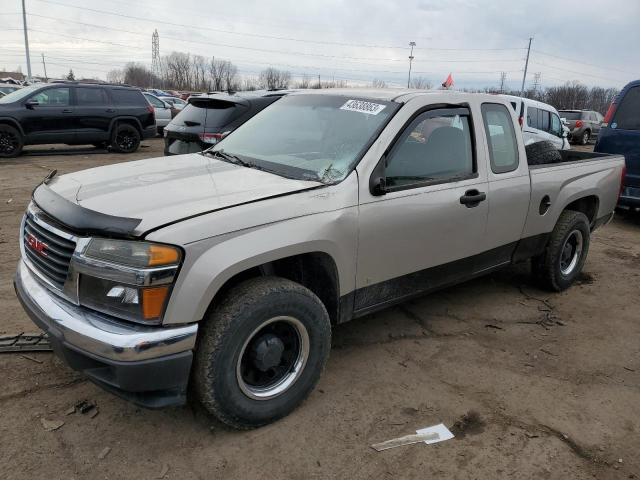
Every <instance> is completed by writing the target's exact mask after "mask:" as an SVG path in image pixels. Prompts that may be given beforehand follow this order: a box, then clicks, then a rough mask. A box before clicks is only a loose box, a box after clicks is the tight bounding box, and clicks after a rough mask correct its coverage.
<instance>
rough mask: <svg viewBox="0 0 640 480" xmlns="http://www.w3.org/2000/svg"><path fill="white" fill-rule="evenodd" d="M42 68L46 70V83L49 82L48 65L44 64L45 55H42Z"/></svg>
mask: <svg viewBox="0 0 640 480" xmlns="http://www.w3.org/2000/svg"><path fill="white" fill-rule="evenodd" d="M42 68H43V69H44V81H45V82H48V81H49V77H47V64H46V63H45V62H44V53H43V54H42Z"/></svg>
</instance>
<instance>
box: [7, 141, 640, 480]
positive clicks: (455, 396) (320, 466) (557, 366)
mask: <svg viewBox="0 0 640 480" xmlns="http://www.w3.org/2000/svg"><path fill="white" fill-rule="evenodd" d="M34 150H38V151H34ZM31 152H32V153H31V154H30V155H28V156H26V157H21V158H19V159H16V160H11V161H3V162H1V163H0V229H1V230H0V259H1V260H0V307H1V311H0V335H8V334H14V333H19V332H35V331H37V329H36V327H35V326H34V325H33V324H32V323H31V322H30V320H29V319H28V318H27V316H26V315H25V314H24V313H23V311H22V309H21V308H20V306H19V304H18V301H17V300H16V298H15V295H14V293H13V287H12V284H11V278H12V275H13V272H14V269H15V265H16V263H17V261H18V257H19V252H18V242H17V237H18V228H19V222H20V217H21V214H22V212H23V211H24V209H25V206H26V204H27V202H28V200H29V196H30V193H31V190H32V189H33V187H34V186H35V185H36V184H37V183H39V181H40V180H41V179H42V178H43V177H44V176H45V175H46V174H47V173H48V172H49V170H51V169H54V168H55V169H58V172H59V173H65V172H70V171H74V170H79V169H84V168H89V167H93V166H99V165H105V164H109V163H115V162H121V161H127V160H132V159H135V158H146V157H151V156H158V155H161V154H162V145H161V142H160V140H152V141H147V142H145V148H142V149H141V150H140V151H139V152H138V153H137V154H135V155H131V156H128V157H125V156H120V155H111V154H107V153H106V152H102V153H100V152H97V151H94V150H92V149H87V150H80V151H78V150H74V151H73V152H69V151H66V153H64V152H65V151H64V150H61V149H59V148H57V149H56V150H55V151H54V152H50V151H49V150H47V149H42V148H40V149H31ZM61 152H62V153H61ZM639 285H640V215H637V214H628V213H626V214H625V213H619V214H618V215H617V216H616V219H615V220H614V222H613V223H612V224H610V225H608V226H607V227H605V228H603V229H601V230H599V231H597V232H596V233H595V235H594V236H593V238H592V243H591V248H590V253H589V257H588V260H587V264H586V266H585V273H584V274H583V276H582V279H581V281H580V282H579V283H578V284H577V285H575V286H573V287H572V288H571V289H569V290H568V291H566V292H564V293H561V294H550V293H547V292H544V291H540V290H538V289H537V288H536V287H535V285H533V284H532V283H531V281H530V279H529V276H528V267H527V265H520V266H516V267H512V268H509V269H507V270H504V271H502V272H499V273H497V274H494V275H491V276H488V277H486V278H482V279H479V280H476V281H472V282H469V283H466V284H463V285H460V286H457V287H454V288H449V289H447V290H444V291H442V292H440V293H437V294H434V295H431V296H428V297H425V298H422V299H419V300H415V301H411V302H407V303H405V304H403V305H400V306H398V307H395V308H390V309H388V310H385V311H383V312H381V313H378V314H375V315H371V316H368V317H366V318H362V319H360V320H357V321H354V322H351V323H349V324H345V325H341V326H338V327H336V328H335V330H334V333H333V349H332V353H331V359H330V361H329V364H328V367H327V369H326V371H325V373H324V376H323V378H322V380H321V381H320V384H319V386H318V388H316V390H315V391H314V392H313V393H312V395H311V396H310V398H309V399H308V400H307V401H306V402H305V403H304V404H303V405H302V406H301V407H300V408H299V409H298V410H296V411H295V412H294V413H293V414H292V415H290V416H289V417H287V418H285V419H283V420H281V421H279V422H277V423H275V424H273V425H270V426H267V427H264V428H261V429H258V430H254V431H250V432H235V431H229V430H226V429H224V428H222V427H220V426H219V425H217V424H216V423H214V422H213V421H211V420H210V419H209V418H208V417H207V416H206V415H205V414H204V413H203V412H202V411H201V410H200V409H199V408H197V407H194V406H187V407H183V408H174V409H167V410H161V411H149V410H143V409H140V408H137V407H135V406H133V405H131V404H129V403H127V402H125V401H123V400H120V399H118V398H116V397H114V396H112V395H110V394H108V393H105V392H103V391H102V390H101V389H99V388H98V387H96V386H94V385H93V384H91V383H89V382H87V381H85V380H83V379H82V378H81V377H79V376H78V375H77V374H76V373H74V372H72V371H70V370H68V369H67V368H66V367H65V366H64V365H63V364H61V363H60V362H59V361H58V360H56V359H55V358H54V357H53V355H52V354H50V353H30V354H28V355H25V356H21V355H18V354H0V379H1V382H2V383H1V387H2V388H1V390H0V465H2V467H1V468H2V470H1V471H2V473H1V474H0V477H2V478H6V479H17V478H19V479H39V478H47V479H85V478H91V479H93V478H100V479H102V478H111V479H114V478H136V479H147V478H149V479H151V478H167V479H186V478H202V479H205V478H206V479H213V478H224V479H245V478H251V479H259V478H265V479H278V478H294V479H309V478H323V479H324V478H336V479H342V478H351V479H360V478H376V479H383V478H452V479H465V480H466V479H492V480H493V479H501V478H519V479H529V478H536V479H538V478H545V479H562V480H566V479H586V478H597V479H614V478H615V479H619V478H640V454H639V452H640V341H639V340H640V314H639V313H638V312H640V295H639V293H640V288H639ZM81 400H89V401H92V402H95V403H96V404H97V408H98V411H99V414H98V415H97V416H95V417H91V416H90V415H83V414H80V413H75V414H69V415H67V414H66V413H67V411H68V409H69V408H70V407H73V405H74V404H76V403H77V402H79V401H81ZM470 411H472V412H476V413H477V416H476V417H475V420H474V421H472V422H470V423H469V424H464V425H462V426H460V425H458V428H456V433H457V437H456V439H454V440H451V441H447V442H443V443H439V444H435V445H429V446H427V445H424V444H417V445H411V446H405V447H400V448H396V449H393V450H388V451H385V452H375V451H374V450H372V449H371V448H370V445H371V444H373V443H377V442H381V441H384V440H388V439H391V438H394V437H397V436H401V435H407V434H411V433H414V431H415V430H416V429H419V428H422V427H426V426H429V425H433V424H437V423H440V422H443V423H444V424H445V425H447V426H449V427H452V426H453V425H454V423H456V421H458V420H459V419H460V418H461V417H462V416H463V415H465V414H467V413H468V412H470ZM43 420H45V421H63V422H64V425H62V426H61V427H60V428H58V429H57V430H55V431H47V430H45V428H44V427H43ZM45 423H46V422H45Z"/></svg>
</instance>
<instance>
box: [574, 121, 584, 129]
mask: <svg viewBox="0 0 640 480" xmlns="http://www.w3.org/2000/svg"><path fill="white" fill-rule="evenodd" d="M583 125H584V122H583V121H582V120H577V121H576V128H582V126H583Z"/></svg>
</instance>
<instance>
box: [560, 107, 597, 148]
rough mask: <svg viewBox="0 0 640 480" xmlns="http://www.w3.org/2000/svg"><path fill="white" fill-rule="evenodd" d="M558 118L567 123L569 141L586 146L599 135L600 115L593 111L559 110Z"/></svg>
mask: <svg viewBox="0 0 640 480" xmlns="http://www.w3.org/2000/svg"><path fill="white" fill-rule="evenodd" d="M559 113H560V116H561V117H563V118H566V119H567V122H568V123H569V130H570V131H571V132H570V134H569V140H570V141H571V142H572V143H579V144H580V145H586V144H588V143H589V141H590V140H592V139H594V138H596V137H597V136H598V134H599V133H600V124H601V123H602V119H603V117H602V115H600V114H599V113H598V112H595V111H593V110H560V112H559Z"/></svg>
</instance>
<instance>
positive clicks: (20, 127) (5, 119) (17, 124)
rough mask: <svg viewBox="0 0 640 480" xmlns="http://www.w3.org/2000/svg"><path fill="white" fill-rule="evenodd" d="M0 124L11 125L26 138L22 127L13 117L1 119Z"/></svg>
mask: <svg viewBox="0 0 640 480" xmlns="http://www.w3.org/2000/svg"><path fill="white" fill-rule="evenodd" d="M0 123H9V124H11V126H12V127H15V128H17V129H18V131H19V132H20V135H22V136H23V137H25V134H24V130H23V129H22V125H20V122H18V121H17V120H16V119H15V118H13V117H0Z"/></svg>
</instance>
